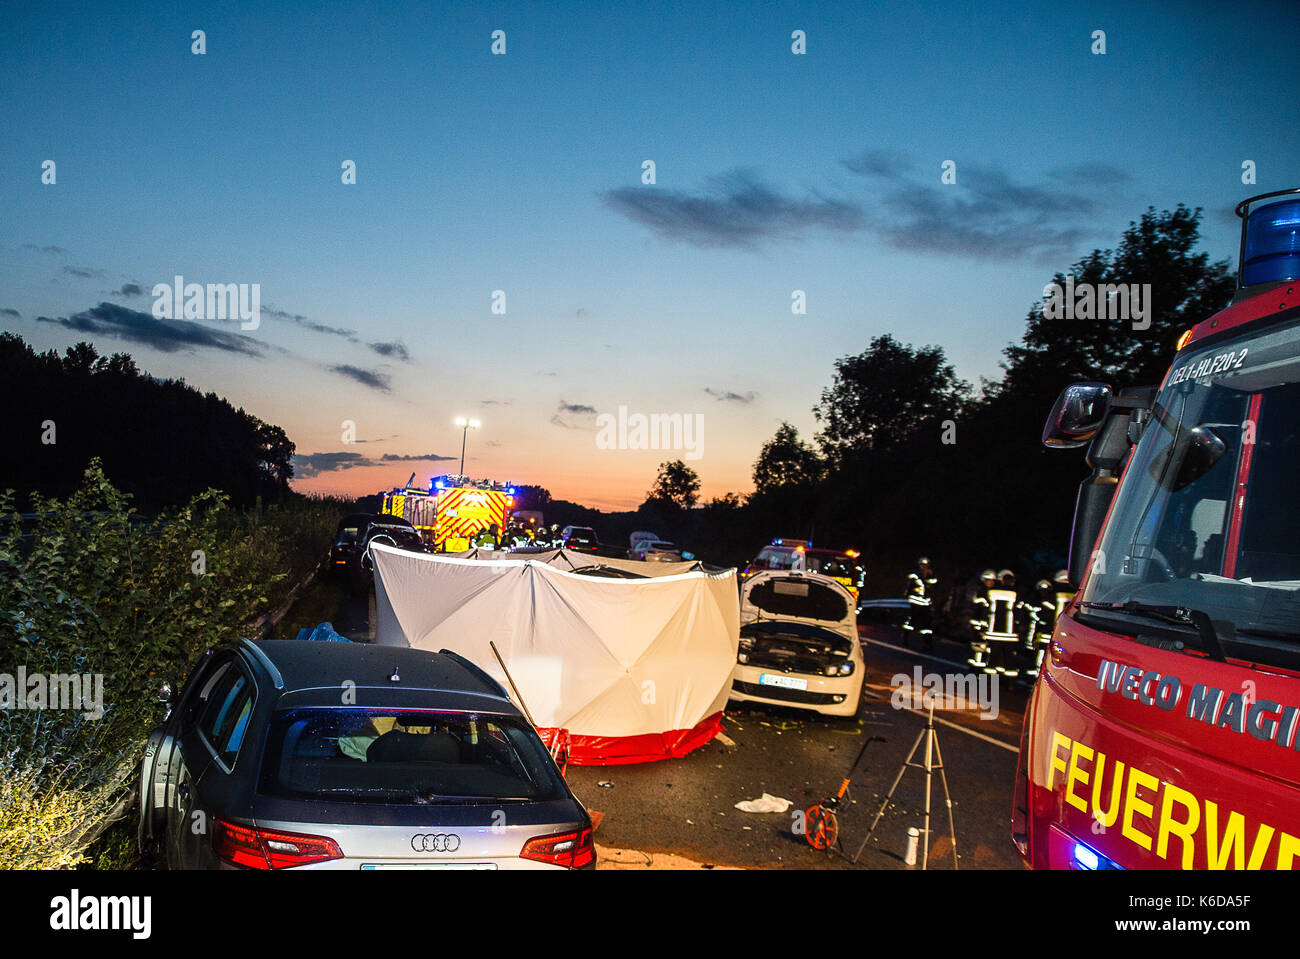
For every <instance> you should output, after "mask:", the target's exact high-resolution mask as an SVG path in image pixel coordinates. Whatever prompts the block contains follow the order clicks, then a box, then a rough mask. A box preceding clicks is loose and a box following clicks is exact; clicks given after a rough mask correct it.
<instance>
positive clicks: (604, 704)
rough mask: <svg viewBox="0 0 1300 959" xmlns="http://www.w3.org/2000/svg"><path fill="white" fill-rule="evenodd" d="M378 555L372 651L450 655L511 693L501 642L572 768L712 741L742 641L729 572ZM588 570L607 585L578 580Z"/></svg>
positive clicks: (567, 557) (500, 557)
mask: <svg viewBox="0 0 1300 959" xmlns="http://www.w3.org/2000/svg"><path fill="white" fill-rule="evenodd" d="M371 549H372V553H373V556H374V566H375V600H376V607H377V614H378V615H377V619H376V624H375V641H376V642H378V643H382V644H386V645H394V646H413V647H415V648H417V649H427V650H431V651H436V650H439V649H449V650H452V651H453V652H456V653H460V654H461V655H462V656H465V657H466V658H467V659H469V660H471V661H472V662H474V663H475V664H477V665H478V666H480V667H482V668H483V669H484V670H486V671H487V672H488V673H490V674H491V675H493V676H494V677H496V678H497V679H498V680H499V681H500V682H501V683H502V685H506V686H507V688H508V684H507V683H506V677H505V675H504V674H503V673H502V671H501V668H500V666H499V665H498V663H497V661H496V658H495V657H494V656H493V655H492V651H491V648H490V647H489V645H488V644H489V643H495V644H496V647H497V649H498V650H499V651H500V653H501V655H502V657H503V658H504V659H505V661H506V665H507V667H509V669H510V674H511V677H512V678H513V679H514V681H515V684H516V685H517V686H518V687H519V691H520V693H521V694H522V696H523V698H524V700H525V702H526V703H527V705H528V709H529V711H530V712H531V713H532V716H533V719H534V720H535V721H536V723H537V725H538V727H539V728H540V729H543V730H547V729H567V730H568V731H569V734H570V737H571V745H570V758H571V761H572V762H574V763H575V764H588V765H605V764H616V763H635V762H646V761H650V760H655V759H666V758H669V757H673V756H682V755H685V754H686V753H688V752H690V751H691V750H692V749H695V748H696V747H698V746H701V745H703V744H704V743H706V742H708V741H709V740H710V739H712V738H713V737H714V736H715V735H716V734H717V732H718V730H719V728H720V724H721V718H722V709H723V707H724V705H725V704H726V700H727V694H728V692H729V690H730V686H731V672H732V668H733V667H734V666H735V663H736V649H737V645H738V643H739V635H740V626H739V616H740V613H739V598H738V592H737V588H736V571H735V570H734V569H727V570H707V569H705V568H703V567H701V566H700V565H699V564H696V563H640V562H634V561H630V560H612V559H606V558H603V557H593V556H590V555H583V554H580V553H573V552H570V551H567V550H555V551H552V552H547V553H531V554H530V553H524V554H520V553H513V554H506V553H491V554H487V553H486V552H485V551H479V552H478V553H477V554H475V558H471V557H470V556H446V555H429V554H421V553H410V552H404V551H402V550H398V549H394V548H392V547H386V546H384V545H382V544H376V545H374V546H372V547H371ZM485 555H487V556H491V557H492V558H477V557H481V556H485ZM593 566H603V567H605V571H604V572H605V574H604V575H590V574H588V573H581V572H574V571H573V570H574V569H575V568H583V567H586V568H588V569H590V568H591V567H593ZM629 573H634V574H638V575H637V578H628V575H627V574H629ZM642 577H643V578H642Z"/></svg>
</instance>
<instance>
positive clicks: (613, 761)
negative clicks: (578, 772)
mask: <svg viewBox="0 0 1300 959" xmlns="http://www.w3.org/2000/svg"><path fill="white" fill-rule="evenodd" d="M721 731H722V713H720V712H717V713H714V714H713V715H712V716H706V717H704V718H703V719H701V720H700V721H699V722H698V723H696V724H695V725H694V726H693V727H691V728H690V729H672V730H669V731H668V732H666V733H646V734H645V735H642V736H577V735H574V736H571V737H570V740H569V762H571V763H572V764H573V765H575V766H626V765H630V764H631V763H652V762H657V761H658V760H660V759H680V758H681V757H682V756H685V755H686V754H687V753H689V752H691V751H692V750H695V749H699V748H700V747H701V746H703V745H704V744H705V743H707V742H708V741H709V740H711V739H712V738H713V737H714V736H716V735H718V733H719V732H721ZM538 732H539V733H541V734H542V738H543V739H545V738H546V733H547V732H548V731H547V730H542V729H539V730H538Z"/></svg>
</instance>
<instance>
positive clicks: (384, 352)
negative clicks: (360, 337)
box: [367, 340, 411, 363]
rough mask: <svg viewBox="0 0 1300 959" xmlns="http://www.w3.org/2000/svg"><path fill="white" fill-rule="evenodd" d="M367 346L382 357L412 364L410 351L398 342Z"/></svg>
mask: <svg viewBox="0 0 1300 959" xmlns="http://www.w3.org/2000/svg"><path fill="white" fill-rule="evenodd" d="M367 345H368V346H369V347H370V348H371V349H372V350H374V351H375V352H376V353H378V354H379V355H380V356H386V357H388V358H389V359H394V360H401V361H402V362H403V363H409V362H411V354H410V351H409V350H407V348H406V346H405V344H403V343H401V342H400V341H398V340H394V341H393V342H392V343H369V344H367Z"/></svg>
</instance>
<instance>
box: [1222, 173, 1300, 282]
mask: <svg viewBox="0 0 1300 959" xmlns="http://www.w3.org/2000/svg"><path fill="white" fill-rule="evenodd" d="M1296 193H1300V190H1278V191H1277V192H1275V193H1265V194H1263V195H1262V196H1257V197H1251V198H1250V199H1249V200H1243V201H1242V202H1241V203H1240V204H1238V206H1237V215H1238V216H1240V217H1242V218H1243V220H1244V222H1243V223H1242V231H1241V262H1240V267H1239V270H1238V278H1237V284H1238V286H1239V287H1246V286H1258V285H1260V284H1261V283H1280V282H1284V281H1286V280H1294V279H1296V278H1297V277H1300V197H1294V196H1293V198H1292V199H1289V200H1282V201H1280V202H1277V203H1270V204H1268V205H1267V206H1261V207H1259V208H1258V209H1255V210H1250V212H1249V213H1247V212H1246V211H1247V210H1248V209H1249V207H1250V204H1251V203H1253V202H1255V201H1256V200H1263V199H1267V198H1270V197H1275V196H1282V195H1288V194H1290V195H1294V194H1296Z"/></svg>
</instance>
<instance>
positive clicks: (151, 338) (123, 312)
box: [36, 303, 263, 356]
mask: <svg viewBox="0 0 1300 959" xmlns="http://www.w3.org/2000/svg"><path fill="white" fill-rule="evenodd" d="M36 320H37V322H38V323H54V324H57V325H59V326H63V327H66V328H67V329H69V330H74V331H76V332H78V333H89V334H91V335H94V336H112V337H117V338H118V339H123V340H128V341H130V342H132V343H141V344H143V345H145V346H151V347H153V348H154V349H155V350H159V351H161V352H163V353H175V352H177V351H178V350H187V351H189V352H194V350H195V349H198V348H205V349H214V350H222V351H224V352H227V353H243V354H245V355H247V356H262V355H263V353H262V347H261V344H259V343H258V342H257V341H256V340H253V339H250V338H249V337H247V336H241V335H239V334H237V333H226V332H223V331H221V330H214V329H211V328H209V327H206V326H201V325H200V324H198V323H194V322H191V321H189V320H158V319H154V318H153V317H152V316H150V315H149V314H148V313H141V312H140V311H138V310H132V309H128V308H127V307H125V306H119V305H118V304H116V303H100V304H99V306H96V307H94V308H92V309H89V310H84V311H82V312H81V313H75V314H73V315H72V316H70V317H59V318H58V319H51V318H50V317H48V316H38V317H37V318H36Z"/></svg>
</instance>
